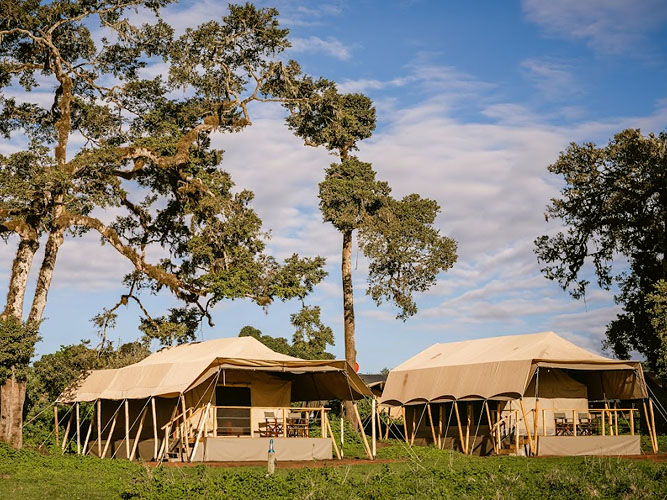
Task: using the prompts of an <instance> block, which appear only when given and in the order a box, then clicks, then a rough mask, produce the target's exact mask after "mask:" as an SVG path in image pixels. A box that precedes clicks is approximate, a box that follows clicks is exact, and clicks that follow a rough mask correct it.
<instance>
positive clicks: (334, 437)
mask: <svg viewBox="0 0 667 500" xmlns="http://www.w3.org/2000/svg"><path fill="white" fill-rule="evenodd" d="M322 417H323V418H324V424H325V425H324V426H323V427H324V428H326V429H327V430H328V431H329V435H330V436H331V444H332V445H333V449H334V451H335V452H336V458H337V459H338V460H341V454H340V451H338V445H337V444H336V436H334V433H333V430H332V429H331V424H330V423H329V416H328V415H327V414H326V413H322ZM341 429H342V427H341Z"/></svg>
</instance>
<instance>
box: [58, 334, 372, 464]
mask: <svg viewBox="0 0 667 500" xmlns="http://www.w3.org/2000/svg"><path fill="white" fill-rule="evenodd" d="M370 394H371V393H370V391H369V389H368V387H367V386H366V385H365V384H364V383H363V381H362V380H361V379H360V378H359V377H358V375H357V374H356V373H355V372H354V370H352V369H351V367H350V366H349V364H348V363H347V362H345V361H344V360H315V361H312V360H302V359H299V358H294V357H291V356H287V355H284V354H280V353H277V352H274V351H272V350H271V349H269V348H268V347H266V346H265V345H264V344H262V343H261V342H259V341H258V340H256V339H254V338H252V337H240V338H239V337H236V338H221V339H216V340H209V341H205V342H195V343H191V344H184V345H179V346H174V347H168V348H163V349H161V350H160V351H158V352H156V353H154V354H152V355H151V356H149V357H147V358H146V359H144V360H142V361H140V362H138V363H136V364H133V365H130V366H126V367H124V368H119V369H113V370H97V371H92V372H90V373H88V374H86V375H85V376H84V377H82V379H81V380H79V381H77V383H75V384H74V385H73V386H71V387H69V388H68V389H67V390H66V391H65V392H64V393H63V394H62V395H61V396H60V397H59V398H58V401H57V405H56V407H55V410H54V411H55V414H56V415H55V418H56V423H57V424H56V425H58V422H59V418H58V407H59V406H60V407H61V409H62V406H63V405H65V406H67V407H68V408H67V411H66V412H65V414H66V415H65V416H64V418H62V424H64V423H65V422H68V423H67V426H66V429H65V433H64V435H63V441H62V446H63V447H65V446H66V444H67V442H68V440H72V441H74V440H76V449H77V452H79V453H90V454H93V455H97V456H100V457H103V458H104V457H122V458H127V457H130V458H135V457H137V456H138V457H140V458H142V459H145V460H163V459H169V460H184V461H185V460H187V461H224V460H234V461H237V460H266V457H267V451H268V449H269V440H270V439H273V441H274V448H275V451H276V458H277V459H278V460H311V459H327V458H332V447H333V450H334V451H336V454H338V450H337V446H336V442H335V440H334V438H333V433H332V432H331V428H330V425H329V424H328V417H327V411H328V408H325V407H322V406H320V407H316V408H314V407H312V406H309V407H295V406H293V403H295V402H308V401H326V400H332V399H334V400H352V401H355V400H358V399H361V398H363V397H365V396H367V395H370ZM84 403H88V404H87V405H86V404H84ZM81 408H87V409H88V411H89V413H90V414H91V418H90V423H89V425H87V426H83V427H85V428H82V425H81V421H82V418H83V417H85V416H86V415H81V414H80V413H81ZM67 413H69V420H67V419H66V416H67ZM312 419H319V421H320V422H319V423H320V424H321V427H322V435H321V437H311V436H310V432H309V428H310V425H309V424H310V423H311V420H312ZM73 426H74V427H73ZM57 428H58V427H57ZM93 429H95V431H94V432H93ZM73 430H74V432H73ZM56 432H57V431H56Z"/></svg>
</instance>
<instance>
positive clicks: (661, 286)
mask: <svg viewBox="0 0 667 500" xmlns="http://www.w3.org/2000/svg"><path fill="white" fill-rule="evenodd" d="M646 302H647V304H648V307H649V315H650V317H651V326H652V327H653V330H654V331H655V333H656V335H657V336H658V338H659V339H660V349H659V351H658V353H656V354H657V356H656V358H657V359H656V367H657V369H658V373H660V374H661V375H667V281H665V280H660V281H658V282H657V283H656V284H655V287H654V291H653V293H650V294H648V296H647V297H646Z"/></svg>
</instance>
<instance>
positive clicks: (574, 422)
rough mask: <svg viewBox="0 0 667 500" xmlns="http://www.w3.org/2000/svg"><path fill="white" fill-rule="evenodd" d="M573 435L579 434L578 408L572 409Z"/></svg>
mask: <svg viewBox="0 0 667 500" xmlns="http://www.w3.org/2000/svg"><path fill="white" fill-rule="evenodd" d="M572 435H573V436H576V435H577V410H572Z"/></svg>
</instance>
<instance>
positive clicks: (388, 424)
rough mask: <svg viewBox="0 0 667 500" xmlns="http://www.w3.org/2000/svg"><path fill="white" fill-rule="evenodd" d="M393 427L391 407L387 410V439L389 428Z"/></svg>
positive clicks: (386, 437)
mask: <svg viewBox="0 0 667 500" xmlns="http://www.w3.org/2000/svg"><path fill="white" fill-rule="evenodd" d="M390 428H391V409H390V410H388V411H387V427H386V429H385V432H384V438H385V440H387V439H389V429H390Z"/></svg>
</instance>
